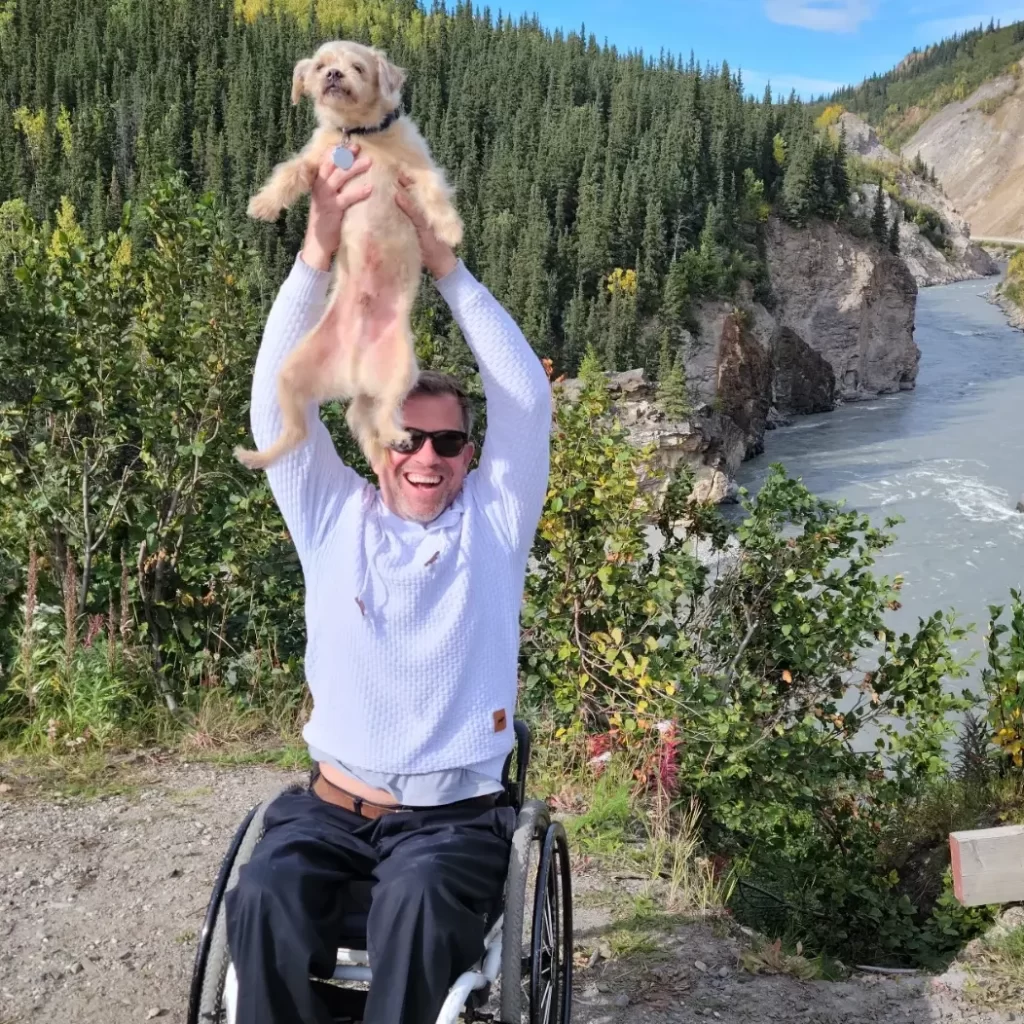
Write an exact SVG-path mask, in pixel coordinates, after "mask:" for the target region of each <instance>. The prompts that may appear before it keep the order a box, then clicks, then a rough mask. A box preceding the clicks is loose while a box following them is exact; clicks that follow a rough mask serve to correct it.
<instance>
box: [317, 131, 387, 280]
mask: <svg viewBox="0 0 1024 1024" xmlns="http://www.w3.org/2000/svg"><path fill="white" fill-rule="evenodd" d="M349 149H351V150H352V152H353V153H355V154H356V155H358V153H359V147H358V146H357V145H354V144H353V145H351V146H349ZM369 167H370V160H369V158H368V157H362V158H360V159H358V160H356V162H355V163H354V164H353V165H352V166H351V167H350V168H349V169H348V170H347V171H343V170H342V169H341V168H340V167H335V166H334V160H333V159H332V157H331V151H330V150H329V151H328V152H327V154H326V156H325V157H324V159H323V162H322V163H321V164H320V168H319V170H318V171H317V175H316V178H315V179H314V180H313V187H312V188H311V189H310V203H309V221H308V222H307V224H306V238H305V241H304V242H303V243H302V261H303V263H305V264H306V265H307V266H309V267H312V268H314V269H315V270H330V269H331V260H332V259H333V258H334V254H335V253H336V252H337V251H338V246H339V245H340V244H341V222H342V220H343V219H344V217H345V211H346V210H347V209H348V208H349V207H350V206H352V205H354V204H355V203H359V202H362V201H363V200H364V199H366V198H367V196H369V194H370V192H371V191H372V190H373V186H372V185H370V184H369V183H367V182H363V183H361V184H359V185H353V186H351V187H350V188H348V189H347V190H346V188H345V186H346V185H348V184H349V182H350V181H351V180H352V179H353V178H355V177H358V176H359V175H360V174H364V173H365V172H366V171H367V170H368V169H369Z"/></svg>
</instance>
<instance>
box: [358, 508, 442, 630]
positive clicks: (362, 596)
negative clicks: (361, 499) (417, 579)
mask: <svg viewBox="0 0 1024 1024" xmlns="http://www.w3.org/2000/svg"><path fill="white" fill-rule="evenodd" d="M379 514H380V513H379V509H378V508H377V507H376V506H374V507H373V508H371V509H369V510H368V512H367V516H366V526H367V530H368V532H371V533H372V534H373V540H372V542H371V543H370V544H369V545H368V548H369V549H367V546H364V547H363V549H362V551H363V558H364V560H365V562H364V565H363V575H362V579H361V581H360V583H359V588H358V590H357V591H356V594H355V602H356V604H357V605H359V611H360V612H361V613H362V617H363V619H364V621H366V622H367V624H369V625H370V626H373V625H374V613H375V612H378V611H380V609H381V608H383V607H384V606H385V605H386V604H387V601H388V588H387V580H386V579H385V578H384V575H383V573H380V572H378V573H377V574H376V580H377V581H378V582H379V584H380V591H381V598H382V600H381V601H380V602H379V603H378V604H375V605H373V606H372V607H371V601H370V598H371V592H370V573H371V572H372V569H373V563H374V560H375V559H376V557H377V555H378V553H379V552H380V551H381V549H382V548H383V547H384V529H383V527H382V526H381V524H380V519H379ZM364 536H365V534H364ZM436 537H437V548H436V549H435V550H434V552H433V553H432V554H431V555H430V557H429V558H427V560H426V561H425V562H424V563H423V566H422V568H423V570H424V571H426V572H429V573H433V572H434V571H435V570H434V566H435V565H436V564H437V562H438V561H439V560H440V559H441V557H442V556H443V555H444V554H445V553H446V552H447V550H448V548H449V547H450V546H451V544H452V538H451V537H450V536H449V530H446V529H441V530H437V531H436Z"/></svg>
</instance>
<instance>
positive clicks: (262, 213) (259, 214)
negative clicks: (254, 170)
mask: <svg viewBox="0 0 1024 1024" xmlns="http://www.w3.org/2000/svg"><path fill="white" fill-rule="evenodd" d="M246 212H247V213H248V214H249V216H250V217H252V218H254V219H255V220H267V221H271V222H273V221H275V220H277V218H278V217H279V216H280V215H281V207H280V206H279V205H278V204H277V201H276V200H275V199H274V196H273V194H272V193H270V192H269V191H268V190H267V189H264V190H263V191H262V192H257V193H256V195H254V196H253V197H252V199H250V200H249V206H248V209H247V211H246Z"/></svg>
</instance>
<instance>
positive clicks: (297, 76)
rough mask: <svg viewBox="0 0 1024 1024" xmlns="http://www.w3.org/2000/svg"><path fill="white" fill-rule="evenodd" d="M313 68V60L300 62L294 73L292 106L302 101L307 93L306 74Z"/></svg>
mask: <svg viewBox="0 0 1024 1024" xmlns="http://www.w3.org/2000/svg"><path fill="white" fill-rule="evenodd" d="M312 66H313V62H312V61H311V60H308V59H307V60H300V61H299V63H298V64H296V65H295V70H294V71H293V72H292V106H294V105H295V104H296V103H298V102H299V100H301V99H302V94H303V93H304V92H305V91H306V72H307V71H308V70H309V69H310V68H311V67H312Z"/></svg>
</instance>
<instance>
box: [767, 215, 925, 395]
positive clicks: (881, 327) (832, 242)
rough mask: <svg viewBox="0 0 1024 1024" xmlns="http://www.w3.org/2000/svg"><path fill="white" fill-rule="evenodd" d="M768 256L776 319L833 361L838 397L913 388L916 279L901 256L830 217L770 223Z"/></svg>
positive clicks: (917, 356) (916, 360)
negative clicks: (799, 226)
mask: <svg viewBox="0 0 1024 1024" xmlns="http://www.w3.org/2000/svg"><path fill="white" fill-rule="evenodd" d="M767 257H768V269H769V274H770V276H771V284H772V290H773V291H774V293H775V295H776V298H777V300H778V307H777V308H776V309H775V310H774V311H773V315H774V317H775V319H776V321H777V322H778V323H779V324H780V325H782V326H784V327H789V328H790V329H791V330H793V331H795V332H796V333H797V334H798V335H799V336H800V338H801V339H803V341H805V342H806V343H807V345H808V346H809V347H810V348H811V349H812V350H813V351H815V352H816V353H818V355H820V356H821V357H822V358H823V359H824V360H825V361H826V362H827V363H828V364H829V365H830V366H831V367H832V372H833V373H834V375H835V380H836V387H837V390H838V394H839V397H841V398H842V399H844V400H846V401H855V400H857V399H860V398H870V397H873V396H875V395H880V394H889V393H892V392H894V391H900V390H909V389H911V388H913V387H914V383H915V381H916V379H917V367H918V363H919V361H920V358H921V353H920V350H919V349H918V347H917V345H916V343H915V342H914V311H915V308H916V305H917V285H916V283H915V282H914V279H913V277H912V276H911V274H910V271H909V270H908V269H907V267H906V265H905V264H904V263H903V262H902V261H901V260H899V259H897V258H895V257H893V256H892V255H891V254H890V253H889V252H888V251H887V250H885V249H883V248H882V247H881V246H879V245H877V244H876V243H874V242H871V241H866V240H865V241H862V240H859V239H855V238H852V237H851V236H849V235H846V234H843V233H842V232H840V231H839V230H837V229H836V228H835V227H834V226H832V225H831V224H825V223H823V222H816V223H813V224H811V225H809V227H808V228H806V229H804V230H802V231H798V230H796V229H795V228H792V227H790V226H789V225H787V224H784V223H783V222H782V221H779V220H773V221H771V222H770V224H769V225H768V247H767Z"/></svg>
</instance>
